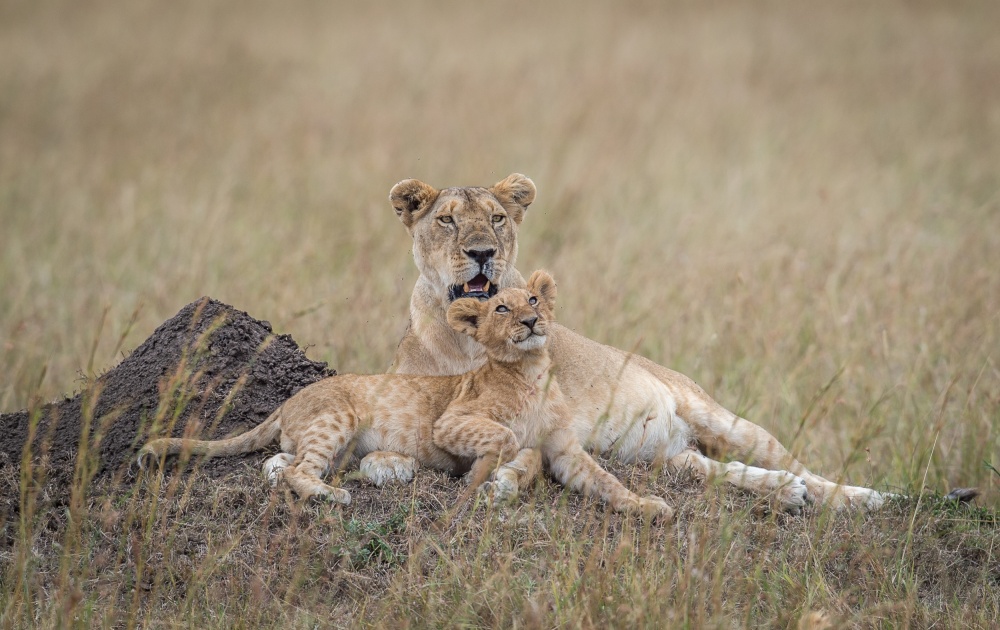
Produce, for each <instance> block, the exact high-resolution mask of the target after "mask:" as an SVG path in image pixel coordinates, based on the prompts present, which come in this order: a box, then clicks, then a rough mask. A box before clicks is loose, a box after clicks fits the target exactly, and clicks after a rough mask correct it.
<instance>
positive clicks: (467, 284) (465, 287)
mask: <svg viewBox="0 0 1000 630" xmlns="http://www.w3.org/2000/svg"><path fill="white" fill-rule="evenodd" d="M462 290H463V291H465V292H466V293H468V292H469V283H468V282H466V283H465V285H464V286H463V287H462Z"/></svg>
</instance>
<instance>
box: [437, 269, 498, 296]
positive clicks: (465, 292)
mask: <svg viewBox="0 0 1000 630" xmlns="http://www.w3.org/2000/svg"><path fill="white" fill-rule="evenodd" d="M496 294H497V286H496V285H495V284H493V283H492V282H490V279H489V278H487V277H486V276H484V275H483V274H479V275H478V276H476V277H475V278H473V279H472V280H469V281H468V282H466V283H465V284H456V285H454V286H452V287H451V288H450V289H448V297H449V298H450V299H451V301H452V302H454V301H455V300H457V299H458V298H464V297H471V298H478V299H480V300H488V299H490V298H491V297H493V296H494V295H496Z"/></svg>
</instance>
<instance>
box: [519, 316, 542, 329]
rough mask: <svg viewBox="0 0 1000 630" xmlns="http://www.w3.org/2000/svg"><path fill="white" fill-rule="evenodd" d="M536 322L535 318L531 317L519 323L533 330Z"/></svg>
mask: <svg viewBox="0 0 1000 630" xmlns="http://www.w3.org/2000/svg"><path fill="white" fill-rule="evenodd" d="M537 321H538V318H537V317H532V318H531V319H522V320H521V323H522V324H524V325H525V326H527V327H528V328H530V329H532V330H534V328H535V322H537Z"/></svg>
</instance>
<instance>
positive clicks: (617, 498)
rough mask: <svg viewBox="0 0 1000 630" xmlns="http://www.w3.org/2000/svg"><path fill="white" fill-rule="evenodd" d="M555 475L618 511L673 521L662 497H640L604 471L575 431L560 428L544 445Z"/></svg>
mask: <svg viewBox="0 0 1000 630" xmlns="http://www.w3.org/2000/svg"><path fill="white" fill-rule="evenodd" d="M542 452H543V454H544V455H545V459H546V460H547V461H548V464H549V470H551V471H552V476H553V477H555V478H556V479H557V480H558V481H559V482H560V483H562V484H563V485H564V486H566V487H567V488H570V489H572V490H577V491H579V492H582V493H583V494H585V495H587V496H592V497H598V498H599V499H601V500H602V501H604V502H605V503H607V504H608V505H609V506H611V509H612V510H614V511H616V512H641V513H645V514H649V515H651V516H659V517H661V518H664V519H666V520H669V519H672V518H673V515H674V511H673V510H672V509H671V508H670V506H668V505H667V503H666V501H664V500H663V499H661V498H660V497H655V496H648V497H640V496H639V495H637V494H635V493H634V492H632V491H631V490H629V489H628V488H626V487H625V486H624V485H622V482H620V481H618V478H617V477H615V476H614V475H612V474H611V473H609V472H608V471H606V470H604V469H603V468H601V466H600V465H599V464H598V463H597V462H596V461H594V458H593V457H591V456H590V455H589V454H588V453H587V452H586V451H584V450H583V447H582V446H580V441H579V440H578V439H577V437H576V434H575V433H573V431H572V430H571V429H568V428H566V429H557V430H555V431H553V432H552V433H550V434H549V436H548V438H547V439H546V441H545V443H544V444H543V445H542Z"/></svg>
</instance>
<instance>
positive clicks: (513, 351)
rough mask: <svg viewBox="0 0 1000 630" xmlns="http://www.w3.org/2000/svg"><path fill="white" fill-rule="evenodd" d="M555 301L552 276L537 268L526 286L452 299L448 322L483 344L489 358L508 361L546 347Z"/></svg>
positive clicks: (554, 287)
mask: <svg viewBox="0 0 1000 630" xmlns="http://www.w3.org/2000/svg"><path fill="white" fill-rule="evenodd" d="M555 304H556V283H555V280H553V279H552V276H550V275H549V274H548V273H546V272H544V271H541V270H539V271H536V272H535V273H533V274H531V277H530V278H529V279H528V288H527V289H518V288H516V287H508V288H506V289H501V290H500V291H498V292H497V294H496V295H494V296H493V297H491V298H490V299H488V300H485V301H482V300H479V299H477V298H459V299H457V300H455V301H454V302H452V304H451V306H450V307H448V324H450V325H451V327H452V328H454V329H455V330H457V331H458V332H460V333H465V334H466V335H469V336H470V337H472V338H473V339H475V340H476V341H478V342H479V343H480V344H482V346H483V347H484V348H486V354H487V355H489V356H490V358H492V359H494V360H497V361H502V362H505V363H509V362H511V361H517V360H518V359H520V358H521V357H523V356H524V354H525V353H527V352H530V351H532V350H538V349H540V348H543V347H545V344H546V342H547V341H548V337H547V333H548V328H549V323H550V322H552V321H554V313H553V311H554V309H555Z"/></svg>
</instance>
